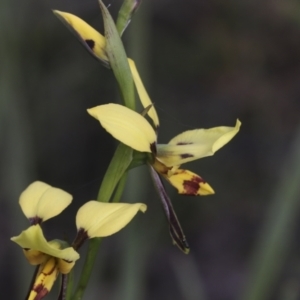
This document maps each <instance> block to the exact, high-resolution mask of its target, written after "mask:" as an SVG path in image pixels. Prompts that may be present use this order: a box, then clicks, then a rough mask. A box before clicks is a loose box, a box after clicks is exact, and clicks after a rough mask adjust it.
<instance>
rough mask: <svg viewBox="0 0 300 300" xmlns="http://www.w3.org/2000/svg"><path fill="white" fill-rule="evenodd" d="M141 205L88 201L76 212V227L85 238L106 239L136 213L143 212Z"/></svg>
mask: <svg viewBox="0 0 300 300" xmlns="http://www.w3.org/2000/svg"><path fill="white" fill-rule="evenodd" d="M146 209H147V206H146V205H145V204H143V203H134V204H129V203H104V202H98V201H93V200H92V201H89V202H87V203H85V204H84V205H83V206H81V207H80V209H79V210H78V212H77V215H76V227H77V229H78V231H81V232H84V233H85V234H86V235H87V238H94V237H106V236H109V235H112V234H114V233H116V232H118V231H119V230H121V229H122V228H124V227H125V226H126V225H127V224H128V223H129V222H130V221H131V220H132V219H133V217H134V216H135V215H136V214H137V213H138V211H142V212H145V211H146Z"/></svg>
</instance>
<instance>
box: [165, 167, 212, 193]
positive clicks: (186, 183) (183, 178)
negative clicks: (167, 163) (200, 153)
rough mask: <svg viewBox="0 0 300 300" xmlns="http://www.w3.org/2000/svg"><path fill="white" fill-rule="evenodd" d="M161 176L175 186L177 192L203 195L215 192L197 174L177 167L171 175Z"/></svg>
mask: <svg viewBox="0 0 300 300" xmlns="http://www.w3.org/2000/svg"><path fill="white" fill-rule="evenodd" d="M163 176H164V177H165V178H166V179H167V180H168V181H169V182H170V183H171V184H172V185H173V186H174V187H175V188H177V190H178V193H179V194H184V195H193V196H197V195H200V196H205V195H211V194H214V193H215V192H214V190H213V189H212V187H211V186H210V185H209V184H208V183H207V182H205V181H204V180H203V179H202V178H201V177H200V176H199V175H197V174H195V173H193V172H191V171H188V170H181V169H177V170H176V171H175V172H174V173H173V174H172V175H170V176H167V175H163Z"/></svg>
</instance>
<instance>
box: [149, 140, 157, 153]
mask: <svg viewBox="0 0 300 300" xmlns="http://www.w3.org/2000/svg"><path fill="white" fill-rule="evenodd" d="M150 150H151V152H152V153H153V154H156V153H157V151H156V143H155V142H154V143H152V144H150Z"/></svg>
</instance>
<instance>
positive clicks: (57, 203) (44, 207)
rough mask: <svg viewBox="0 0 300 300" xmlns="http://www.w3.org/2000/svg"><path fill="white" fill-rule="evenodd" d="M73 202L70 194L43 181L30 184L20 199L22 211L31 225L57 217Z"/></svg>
mask: <svg viewBox="0 0 300 300" xmlns="http://www.w3.org/2000/svg"><path fill="white" fill-rule="evenodd" d="M71 202H72V196H71V195H70V194H69V193H67V192H65V191H63V190H61V189H58V188H55V187H52V186H51V185H49V184H46V183H44V182H41V181H35V182H33V183H32V184H30V185H29V186H28V187H27V188H26V189H25V190H24V191H23V192H22V194H21V195H20V199H19V204H20V206H21V209H22V211H23V213H24V215H25V216H26V217H27V218H28V219H29V221H30V223H31V224H37V223H41V222H44V221H46V220H48V219H50V218H53V217H55V216H57V215H58V214H60V213H61V212H62V211H63V210H64V209H65V208H66V207H67V206H68V205H69V204H70V203H71Z"/></svg>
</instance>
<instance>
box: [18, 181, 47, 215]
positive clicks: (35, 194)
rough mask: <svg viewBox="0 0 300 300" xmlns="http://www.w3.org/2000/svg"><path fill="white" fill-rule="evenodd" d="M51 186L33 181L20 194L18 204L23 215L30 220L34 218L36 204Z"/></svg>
mask: <svg viewBox="0 0 300 300" xmlns="http://www.w3.org/2000/svg"><path fill="white" fill-rule="evenodd" d="M50 188H51V186H50V185H49V184H46V183H44V182H41V181H35V182H33V183H32V184H30V185H29V186H28V187H27V188H26V190H24V191H23V192H22V194H21V195H20V199H19V204H20V206H21V209H22V211H23V213H24V215H25V216H26V217H27V218H28V219H30V218H34V217H36V213H37V207H38V203H39V201H40V198H41V197H42V195H43V194H44V193H45V191H46V190H48V189H50Z"/></svg>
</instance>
